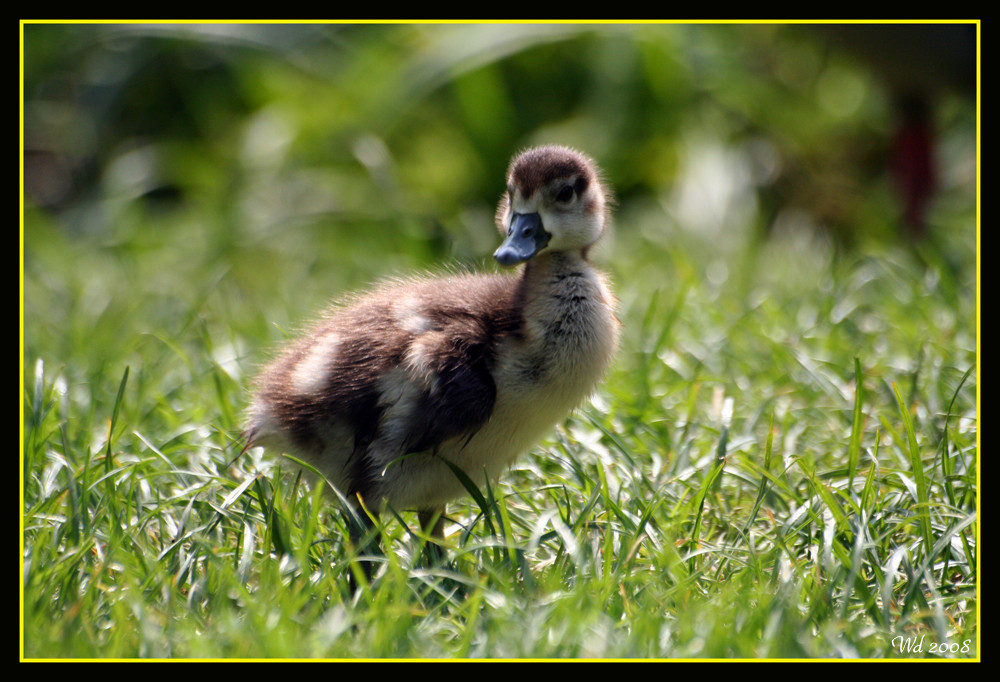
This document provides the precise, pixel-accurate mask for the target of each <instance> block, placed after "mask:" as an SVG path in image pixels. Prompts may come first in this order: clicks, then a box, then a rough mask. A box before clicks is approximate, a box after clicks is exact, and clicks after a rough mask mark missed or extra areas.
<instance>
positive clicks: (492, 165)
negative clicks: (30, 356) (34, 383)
mask: <svg viewBox="0 0 1000 682" xmlns="http://www.w3.org/2000/svg"><path fill="white" fill-rule="evenodd" d="M975 28H976V27H975V26H974V25H972V24H964V25H950V26H944V27H936V28H935V27H929V26H928V27H921V26H917V27H914V26H909V27H902V28H900V27H892V26H876V27H853V29H852V27H837V28H833V29H831V28H830V27H825V28H824V27H817V26H797V25H757V24H749V25H725V24H704V25H671V24H666V25H661V24H644V25H643V24H638V25H630V24H623V25H591V24H569V25H560V24H531V25H520V24H482V25H464V24H416V25H410V24H404V25H395V24H391V25H380V24H374V25H325V24H305V25H294V24H283V25H267V24H150V25H141V24H122V25H118V24H87V25H72V24H66V25H64V24H26V25H24V26H23V69H24V95H23V98H24V118H23V122H24V203H25V213H24V253H25V265H24V267H25V336H26V343H27V346H28V347H29V348H31V347H33V346H35V345H42V346H46V347H49V348H52V349H53V350H56V349H58V352H59V356H60V357H62V358H69V357H72V356H73V354H74V349H75V348H77V347H78V344H77V343H76V341H75V340H74V333H72V332H70V333H67V325H68V327H69V329H70V330H72V329H74V328H76V329H77V332H78V333H82V334H87V335H94V334H96V335H98V336H99V337H101V338H104V339H105V340H106V341H107V343H97V344H94V345H96V346H97V347H99V348H104V349H106V350H107V351H108V352H112V348H115V347H117V348H118V349H120V348H121V346H122V341H123V339H122V331H123V330H118V329H105V328H102V325H101V324H100V320H101V318H102V316H103V315H105V314H106V313H107V311H108V309H109V308H113V307H116V306H122V305H124V306H134V307H136V308H138V309H141V312H140V310H135V311H133V312H134V313H135V315H131V314H130V315H127V316H126V317H131V318H135V317H142V316H143V315H156V316H162V315H164V314H166V315H169V314H170V311H173V312H174V314H175V315H179V316H180V317H182V318H183V317H184V316H185V314H186V311H191V310H192V309H193V307H195V308H196V307H197V306H198V305H201V304H200V303H199V302H200V301H203V300H204V299H205V298H206V297H209V298H211V297H212V296H213V291H215V290H216V289H220V290H221V293H220V295H221V300H220V301H218V302H217V303H216V304H217V305H221V306H222V307H223V308H225V309H226V310H225V311H215V312H213V313H212V314H213V316H215V317H218V316H219V315H223V316H224V317H227V318H229V319H230V321H239V326H240V327H244V326H245V325H248V324H249V325H250V326H251V327H252V326H253V324H254V321H256V322H257V324H258V325H268V324H271V323H276V324H279V325H281V326H284V325H288V324H294V323H296V322H297V321H301V319H302V317H303V315H306V314H309V313H310V312H311V311H314V310H315V309H316V308H317V307H318V306H320V305H322V304H323V303H324V302H325V301H327V300H328V299H329V298H330V297H333V296H336V295H337V294H338V293H339V292H341V291H343V290H344V289H346V288H355V287H359V286H362V285H364V284H365V283H366V282H369V281H371V280H372V279H373V278H375V277H378V276H383V275H390V274H396V273H405V272H407V271H408V270H411V269H412V268H415V267H424V266H430V265H435V264H442V263H452V262H456V261H457V262H459V263H462V264H470V265H472V266H479V265H480V264H487V266H488V267H491V264H488V254H489V253H491V252H492V250H493V248H494V246H495V243H496V234H495V232H494V231H493V227H492V213H493V207H494V202H495V201H496V199H497V197H498V196H499V194H500V192H501V190H502V189H503V173H504V170H505V167H506V163H507V161H508V159H509V157H510V155H511V154H512V153H513V152H515V151H516V150H518V149H520V148H522V147H524V146H527V145H530V144H535V143H543V142H544V143H548V142H556V143H562V144H568V145H571V146H575V147H578V148H581V149H583V150H585V151H586V152H588V153H590V154H591V155H592V156H594V157H595V158H596V159H598V160H599V162H600V163H601V164H602V166H603V167H604V169H605V172H606V174H607V176H608V179H609V181H610V183H611V185H612V186H613V187H614V188H615V191H616V192H617V197H618V202H619V211H618V216H617V220H616V231H615V233H614V236H613V237H612V238H611V239H609V240H608V242H609V246H608V248H607V249H605V252H604V253H603V254H602V255H601V256H600V258H601V260H602V261H604V262H606V263H608V265H609V267H610V268H611V269H612V270H613V271H615V272H616V273H617V272H620V273H621V275H620V276H617V277H616V279H618V281H619V290H620V294H621V295H622V297H623V299H624V301H625V304H626V306H627V305H628V303H629V300H630V299H631V298H632V297H639V298H641V297H643V296H646V295H648V291H649V289H650V287H653V288H657V287H669V286H670V278H671V274H670V271H671V268H676V267H679V264H678V263H676V262H674V263H672V264H671V265H669V266H666V265H665V264H664V263H663V262H661V260H659V259H658V258H657V255H658V254H659V255H661V256H662V257H663V258H670V259H672V260H674V261H676V256H669V255H667V253H666V252H665V251H664V247H666V246H669V247H670V248H671V249H676V250H677V251H682V252H684V253H687V254H690V258H691V262H690V263H689V264H688V266H690V267H692V268H695V270H697V271H700V270H704V277H703V279H705V280H706V282H707V283H709V284H710V285H713V286H718V287H733V286H735V287H740V286H747V285H746V282H747V281H748V280H747V278H754V277H757V276H759V275H760V274H761V273H763V274H764V275H765V276H773V277H774V278H775V279H777V280H779V281H782V282H785V283H786V284H787V285H788V286H791V287H796V286H799V283H800V281H801V279H800V278H803V277H804V278H805V281H806V282H810V281H811V282H814V281H815V274H816V272H817V268H820V270H822V268H823V267H825V265H826V264H828V263H829V262H830V261H831V259H834V258H836V257H837V255H838V254H842V253H844V252H845V251H847V252H851V251H861V252H864V251H865V250H866V249H869V248H872V244H873V243H876V244H878V243H884V242H885V241H887V240H889V241H894V240H899V241H902V242H904V243H909V242H912V241H915V238H914V237H913V235H912V234H910V233H909V232H908V231H907V230H906V229H905V224H904V223H905V221H904V219H903V217H902V206H901V200H900V197H899V195H898V194H897V193H895V192H894V189H893V182H892V178H891V176H890V173H889V167H890V159H889V155H890V150H891V145H892V136H893V130H894V128H895V127H897V126H898V122H897V118H898V117H897V113H896V110H895V106H894V97H895V96H896V92H895V90H896V89H901V88H903V87H906V88H907V89H908V90H915V89H919V90H920V93H921V96H923V97H925V98H926V99H927V100H928V101H929V102H930V107H931V111H932V116H933V124H934V127H935V129H936V131H937V138H936V141H935V148H934V154H935V157H936V161H937V187H936V191H935V192H934V194H933V196H932V198H931V202H930V204H929V209H928V211H927V214H926V224H927V230H926V232H927V233H928V234H927V236H925V237H923V238H921V239H919V241H920V242H922V243H923V244H924V245H926V244H928V243H929V244H931V247H930V248H931V250H933V251H934V252H935V253H936V254H938V255H940V256H943V258H944V260H946V261H947V262H948V263H950V264H951V266H952V267H953V268H954V269H963V268H964V269H969V268H971V267H972V264H973V262H972V258H973V254H974V250H975V238H976V232H975V229H976V228H975V191H976V185H975V178H976V165H975V164H976V149H975V143H976V138H975V134H976V130H975V121H976V119H975V114H976V110H975V101H974V97H973V95H974V90H973V89H971V86H974V77H975V61H974V59H975V50H974V45H975ZM869 29H870V30H873V31H875V32H876V33H875V34H874V36H873V35H865V34H864V33H861V34H860V38H858V39H857V40H855V42H854V43H852V42H851V41H852V40H853V39H854V38H852V36H851V35H849V34H845V33H844V31H847V30H855V31H858V30H861V31H864V30H869ZM915 30H916V31H918V32H919V31H927V30H929V31H934V30H937V31H939V33H936V34H935V33H931V34H929V35H924V34H921V33H918V32H914V31H915ZM855 38H857V36H855ZM858 45H862V46H863V48H864V49H862V48H859V47H858ZM872 46H875V47H876V48H878V47H882V48H883V49H875V50H874V52H873V51H872V50H871V49H868V48H871V47H872ZM869 52H873V54H868V53H869ZM939 52H940V53H942V54H938V53H939ZM914 55H916V56H914ZM899 62H901V63H902V65H903V66H904V67H905V68H904V70H903V72H904V73H906V74H907V80H908V81H913V83H910V82H906V83H902V84H901V81H902V79H900V78H898V77H897V76H896V75H894V73H895V72H894V71H893V69H894V68H897V67H898V66H899V64H898V63H899ZM897 70H898V69H897ZM775 241H778V242H781V243H786V244H788V245H790V246H789V249H786V252H787V251H789V250H790V253H791V258H785V257H782V258H780V259H778V260H777V261H776V260H775V259H774V257H772V256H771V255H768V254H767V253H766V252H760V253H759V257H751V258H747V257H746V255H745V254H746V253H747V251H746V250H747V249H748V248H750V249H752V250H754V251H753V253H758V251H756V250H758V249H761V248H766V247H767V244H769V243H775ZM918 248H925V247H924V246H919V245H918ZM609 251H610V252H613V254H614V255H613V256H610V255H609V253H608V252H609ZM675 253H676V251H675ZM67 257H68V258H70V259H71V260H72V261H74V265H73V267H72V268H67V267H65V266H64V265H62V264H61V263H62V260H61V259H65V258H67ZM748 268H750V269H753V268H759V272H754V273H747V272H746V270H747V269H748ZM789 269H791V270H789ZM796 272H797V273H798V274H796ZM970 276H974V273H973V275H969V273H968V272H967V273H966V281H967V282H971V283H972V285H973V286H974V279H968V277H970ZM741 277H742V279H741ZM66 278H70V279H73V278H78V279H77V281H76V282H75V284H74V283H73V282H67V281H66ZM125 289H127V293H128V296H123V295H122V294H124V293H126V291H125ZM123 299H127V300H123ZM112 317H115V319H120V318H119V317H116V316H112ZM223 321H224V322H225V320H223ZM140 326H141V325H140ZM244 328H245V327H244ZM130 331H140V332H141V331H143V330H142V329H136V330H130ZM256 333H257V334H262V335H266V334H268V332H267V331H266V329H262V328H261V327H260V326H258V327H257V328H256ZM96 360H97V361H100V358H97V359H96Z"/></svg>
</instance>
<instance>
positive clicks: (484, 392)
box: [245, 146, 619, 538]
mask: <svg viewBox="0 0 1000 682" xmlns="http://www.w3.org/2000/svg"><path fill="white" fill-rule="evenodd" d="M610 204H611V196H610V193H609V191H608V189H607V187H606V186H605V184H604V182H603V180H602V177H601V174H600V171H599V169H598V168H597V166H596V164H595V163H594V161H593V160H591V159H590V158H589V157H588V156H586V155H584V154H582V153H580V152H577V151H575V150H571V149H568V148H565V147H558V146H543V147H536V148H532V149H528V150H527V151H524V152H522V153H520V154H519V155H517V156H516V157H515V158H514V159H513V160H512V161H511V164H510V167H509V169H508V172H507V189H506V192H505V193H504V195H503V196H502V198H501V200H500V203H499V206H498V208H497V212H496V224H497V228H498V229H499V231H500V233H501V235H502V236H503V242H502V243H501V244H500V246H499V248H498V249H497V250H496V252H495V253H494V254H493V256H494V258H495V259H496V261H497V262H498V263H499V264H500V265H501V266H503V267H505V268H513V267H514V266H518V265H520V264H523V266H521V267H519V268H517V270H516V271H515V272H513V274H509V273H495V274H485V273H479V274H476V273H461V274H452V275H448V276H429V275H424V276H420V277H415V278H411V279H406V280H402V281H395V282H389V283H383V284H382V285H380V286H377V287H376V288H375V289H374V290H373V291H371V292H369V293H367V294H363V295H360V296H355V297H353V298H352V299H350V300H349V301H347V302H346V303H342V304H341V305H338V306H335V307H333V308H332V309H331V310H330V311H328V312H327V314H326V315H325V316H323V317H322V319H321V320H320V321H319V322H318V323H317V324H315V326H314V327H313V328H312V329H311V330H310V331H309V332H308V333H306V334H305V335H304V336H303V337H302V338H300V339H299V340H297V341H295V342H293V343H291V345H289V346H288V347H287V348H286V349H285V350H284V351H283V352H282V353H281V354H280V355H279V356H278V357H277V359H275V360H274V361H273V362H272V363H271V364H270V365H269V366H268V367H267V368H266V369H265V370H264V371H263V373H262V374H261V375H260V377H259V378H258V379H257V381H256V384H255V387H254V395H253V399H252V402H251V406H250V408H249V415H248V420H247V426H246V431H245V442H246V447H251V446H256V445H263V446H265V447H269V448H273V449H276V450H278V451H282V452H287V453H289V454H293V455H295V456H297V457H299V458H301V459H303V460H305V461H308V462H309V463H311V464H312V465H314V466H315V467H316V468H317V469H318V470H320V471H321V472H323V474H324V475H325V476H326V477H327V478H328V479H329V480H330V481H331V482H332V483H333V484H334V485H335V486H337V488H338V490H340V491H341V492H342V493H344V494H345V496H346V497H347V499H349V500H350V501H351V502H352V504H358V500H359V498H360V500H361V501H363V503H364V504H365V506H366V507H367V508H368V509H369V511H371V512H372V513H373V514H379V513H381V512H382V511H383V510H385V509H386V508H387V507H391V508H393V509H395V510H416V511H418V512H419V519H420V523H421V524H422V525H423V526H424V528H425V530H427V531H428V532H430V533H431V535H432V536H435V537H437V538H443V536H444V517H443V514H444V510H445V505H446V504H447V503H448V502H449V501H451V500H453V499H455V498H458V497H461V496H462V495H463V494H465V493H466V490H465V488H464V486H463V484H462V482H461V481H460V480H459V478H458V477H457V476H456V474H455V473H454V471H453V470H452V469H451V467H450V466H449V465H448V464H446V462H449V463H450V464H451V465H454V466H456V467H459V468H460V469H461V470H463V471H464V472H465V473H466V474H467V475H468V476H469V477H470V478H471V479H472V480H473V481H475V482H477V483H478V484H480V485H481V484H482V483H483V482H484V480H485V478H484V477H489V478H490V479H491V480H495V479H496V478H498V477H499V475H500V474H501V473H502V472H503V470H504V469H505V468H506V467H507V466H508V465H509V464H510V463H511V462H512V460H513V459H514V458H515V457H516V456H517V455H519V454H521V453H522V452H524V451H525V450H527V449H528V448H529V447H530V446H531V445H532V444H533V443H534V442H536V441H537V440H538V439H539V438H541V437H542V436H543V435H544V433H545V432H546V430H547V429H550V428H551V427H552V426H553V425H555V424H556V423H558V422H560V421H561V420H562V419H564V418H565V417H566V416H567V415H568V414H569V412H570V411H571V410H572V409H573V408H574V407H575V406H576V405H578V404H579V403H580V401H581V400H583V399H584V398H585V397H587V396H588V394H590V393H591V392H592V391H593V390H594V389H595V387H596V386H597V383H598V381H599V380H600V378H601V377H602V375H603V374H604V372H605V370H606V369H607V367H608V365H609V363H610V361H611V359H612V356H613V354H614V352H615V348H616V346H617V343H618V334H619V322H618V320H617V318H616V316H615V299H614V298H613V296H612V293H611V290H610V288H609V286H608V283H607V280H606V278H605V276H604V275H603V274H602V273H601V272H599V271H598V270H597V269H595V268H594V267H593V266H592V265H591V264H590V262H589V261H588V258H587V255H588V252H589V250H590V248H591V247H592V246H593V245H594V243H595V242H596V241H597V240H598V238H600V236H601V234H602V233H603V232H604V231H605V229H606V227H607V225H608V221H609V215H610Z"/></svg>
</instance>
